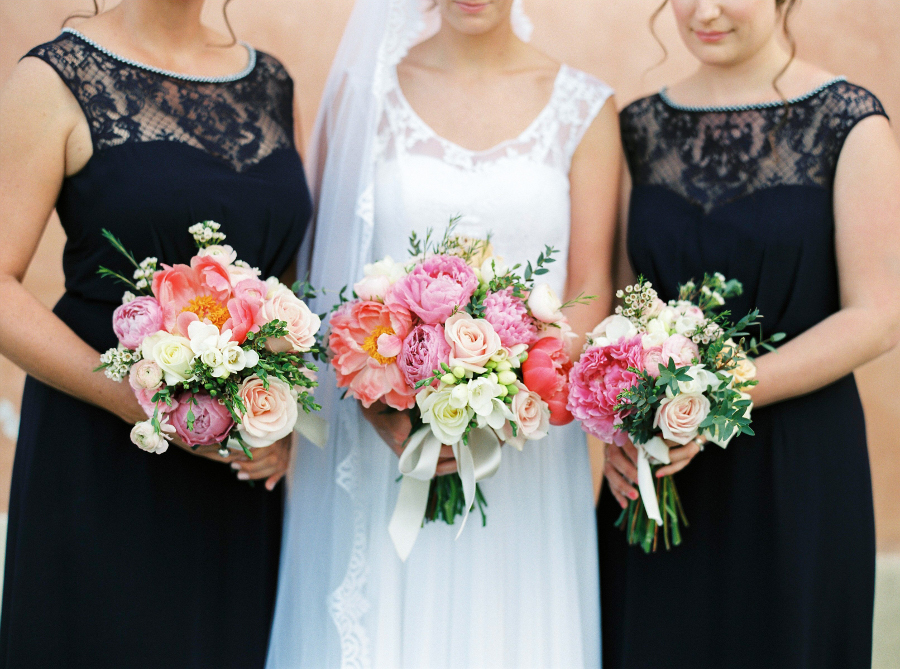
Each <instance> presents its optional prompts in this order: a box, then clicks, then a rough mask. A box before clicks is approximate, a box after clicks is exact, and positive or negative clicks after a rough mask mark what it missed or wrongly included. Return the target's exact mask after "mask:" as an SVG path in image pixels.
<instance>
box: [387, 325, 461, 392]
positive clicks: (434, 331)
mask: <svg viewBox="0 0 900 669" xmlns="http://www.w3.org/2000/svg"><path fill="white" fill-rule="evenodd" d="M449 360H450V344H448V343H447V340H446V339H445V338H444V328H442V327H441V326H440V325H418V326H416V327H415V328H413V330H412V332H410V333H409V335H407V337H406V339H404V340H403V346H402V348H401V349H400V357H398V358H397V366H398V367H399V368H400V372H401V373H402V374H403V378H404V379H406V383H408V384H409V386H410V387H411V388H413V387H415V385H416V384H417V383H418V382H419V381H421V380H422V379H427V378H429V377H430V376H431V375H432V373H433V372H434V370H436V369H440V368H441V363H442V362H443V363H447V362H449Z"/></svg>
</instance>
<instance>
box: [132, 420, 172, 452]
mask: <svg viewBox="0 0 900 669" xmlns="http://www.w3.org/2000/svg"><path fill="white" fill-rule="evenodd" d="M173 434H175V428H174V427H173V426H171V425H169V424H168V423H167V422H166V420H165V419H163V420H161V421H159V432H157V431H156V428H155V427H153V422H152V421H151V420H145V421H141V422H140V423H137V424H136V425H135V426H134V427H133V428H131V442H132V443H133V444H134V445H135V446H137V447H138V448H140V449H141V450H142V451H147V452H148V453H156V454H159V453H165V452H166V449H168V448H169V441H168V440H169V439H171V438H172V436H171V435H173Z"/></svg>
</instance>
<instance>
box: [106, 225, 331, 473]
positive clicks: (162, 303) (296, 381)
mask: <svg viewBox="0 0 900 669" xmlns="http://www.w3.org/2000/svg"><path fill="white" fill-rule="evenodd" d="M189 232H190V233H191V235H192V236H193V237H194V240H195V241H196V243H197V247H198V251H197V254H196V255H195V256H194V257H193V258H191V262H190V265H175V266H172V267H170V266H168V265H162V266H161V267H159V266H158V265H157V262H158V261H157V259H156V258H147V259H145V260H143V261H142V262H140V263H138V262H137V261H136V260H135V258H134V256H133V255H132V254H131V253H130V252H129V251H127V250H126V249H125V248H124V247H123V245H122V243H121V242H120V241H119V240H117V239H116V238H115V237H114V236H113V235H112V234H111V233H110V232H108V231H107V230H104V231H103V234H104V236H105V237H106V238H107V239H108V240H109V241H110V243H112V245H113V246H114V247H115V248H116V249H117V250H118V251H119V252H121V253H122V254H124V255H125V257H126V258H128V260H129V261H130V262H131V264H133V265H134V267H135V271H134V276H133V280H130V279H127V278H126V277H124V276H122V275H120V274H117V273H115V272H113V271H112V270H109V269H106V268H103V267H101V268H100V274H102V275H104V276H111V277H114V278H116V279H118V280H120V281H122V282H124V283H125V284H127V285H128V286H129V287H130V288H131V289H132V290H133V291H134V292H132V291H128V292H126V293H125V296H124V298H123V299H122V305H121V306H120V307H118V308H117V309H116V310H115V313H114V314H113V323H112V325H113V330H114V331H115V333H116V337H118V339H119V346H118V347H117V348H112V349H109V350H108V351H107V352H106V353H104V354H103V355H102V356H100V362H101V366H100V367H98V368H97V370H96V371H99V370H101V369H102V370H104V371H105V373H106V375H107V376H108V377H109V378H111V379H114V380H116V381H122V380H123V379H124V378H125V377H126V376H127V377H128V380H129V383H130V384H131V387H132V389H133V390H134V393H135V395H136V396H137V399H138V402H139V403H140V404H141V406H142V407H143V408H144V410H145V411H146V412H147V415H148V416H149V419H148V420H146V421H143V422H140V423H138V424H137V425H135V426H134V429H132V431H131V440H132V441H133V442H134V443H135V444H136V445H137V446H139V447H140V448H141V449H143V450H145V451H148V452H150V453H163V452H165V451H166V449H167V448H168V445H169V440H170V439H172V436H173V435H178V437H179V438H180V439H181V440H182V441H184V442H185V443H186V444H188V445H189V446H192V447H197V446H209V445H212V444H221V449H220V452H221V454H222V455H227V453H228V444H229V440H231V443H232V444H233V445H235V447H238V446H239V447H240V448H242V449H243V451H244V453H245V454H246V455H247V457H249V458H252V457H253V456H252V454H251V452H250V448H262V447H265V446H270V445H272V444H273V443H275V442H276V441H278V440H279V439H281V438H283V437H286V436H287V435H288V434H290V433H291V432H292V431H293V429H294V427H295V425H296V424H297V423H298V420H299V419H300V418H301V417H302V416H301V414H300V413H299V411H298V407H299V408H302V409H303V411H304V412H306V413H308V412H309V411H312V410H317V409H319V407H318V406H317V405H316V404H315V402H314V401H313V398H312V396H311V395H310V394H309V393H308V392H307V389H309V388H312V387H314V386H315V385H316V382H315V372H316V371H317V370H316V367H315V365H314V364H313V363H312V362H309V361H307V360H305V359H304V354H307V353H310V352H314V351H315V349H314V346H315V343H316V340H315V335H316V332H317V331H318V330H319V325H320V321H319V317H318V316H316V315H315V314H313V313H312V312H311V311H310V310H309V308H308V307H307V306H306V304H305V303H304V302H303V301H302V300H301V299H300V298H298V297H297V296H296V295H295V294H294V292H293V291H292V290H291V289H289V288H288V287H287V286H285V285H283V284H282V283H280V282H279V281H278V279H276V278H274V277H273V278H269V279H267V280H265V281H263V280H261V279H260V278H259V276H260V271H259V270H258V269H256V268H254V267H250V266H249V265H248V264H247V263H245V262H242V261H240V260H238V259H237V256H236V253H235V252H234V250H233V249H232V248H231V247H230V246H228V245H223V244H222V243H221V242H223V241H224V240H225V235H224V234H223V233H221V232H219V224H218V223H215V222H213V221H205V222H203V223H198V224H196V225H193V226H191V227H190V228H189ZM302 289H303V292H304V296H308V295H309V294H310V291H309V287H308V286H303V288H302Z"/></svg>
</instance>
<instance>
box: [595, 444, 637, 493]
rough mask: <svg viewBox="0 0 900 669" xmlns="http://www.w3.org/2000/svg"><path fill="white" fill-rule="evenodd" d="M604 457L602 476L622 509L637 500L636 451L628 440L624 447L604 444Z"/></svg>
mask: <svg viewBox="0 0 900 669" xmlns="http://www.w3.org/2000/svg"><path fill="white" fill-rule="evenodd" d="M604 450H605V452H606V457H605V458H604V463H603V474H604V475H605V476H606V480H607V481H608V482H609V490H610V492H612V494H613V497H615V498H616V501H617V502H618V503H619V506H621V507H622V508H623V509H624V508H626V507H627V506H628V502H629V500H631V501H634V500H636V499H637V498H638V491H637V490H636V489H635V486H636V485H637V458H638V454H637V449H636V448H635V447H634V444H632V443H631V440H630V439H629V440H628V442H627V443H626V444H625V445H624V446H616V445H615V444H604Z"/></svg>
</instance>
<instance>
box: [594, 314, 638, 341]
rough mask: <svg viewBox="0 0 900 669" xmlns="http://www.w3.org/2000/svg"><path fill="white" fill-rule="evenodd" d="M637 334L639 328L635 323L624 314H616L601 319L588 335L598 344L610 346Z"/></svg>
mask: <svg viewBox="0 0 900 669" xmlns="http://www.w3.org/2000/svg"><path fill="white" fill-rule="evenodd" d="M635 335H637V328H636V327H634V323H632V322H631V321H630V320H628V319H627V318H625V317H624V316H619V315H614V316H607V317H606V318H604V319H603V320H602V321H600V324H599V325H598V326H597V327H595V328H594V329H593V330H592V331H591V333H590V334H589V335H588V339H589V340H590V341H591V343H592V344H596V345H597V346H608V345H610V344H614V343H616V342H618V341H619V340H621V339H631V338H632V337H634V336H635Z"/></svg>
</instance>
